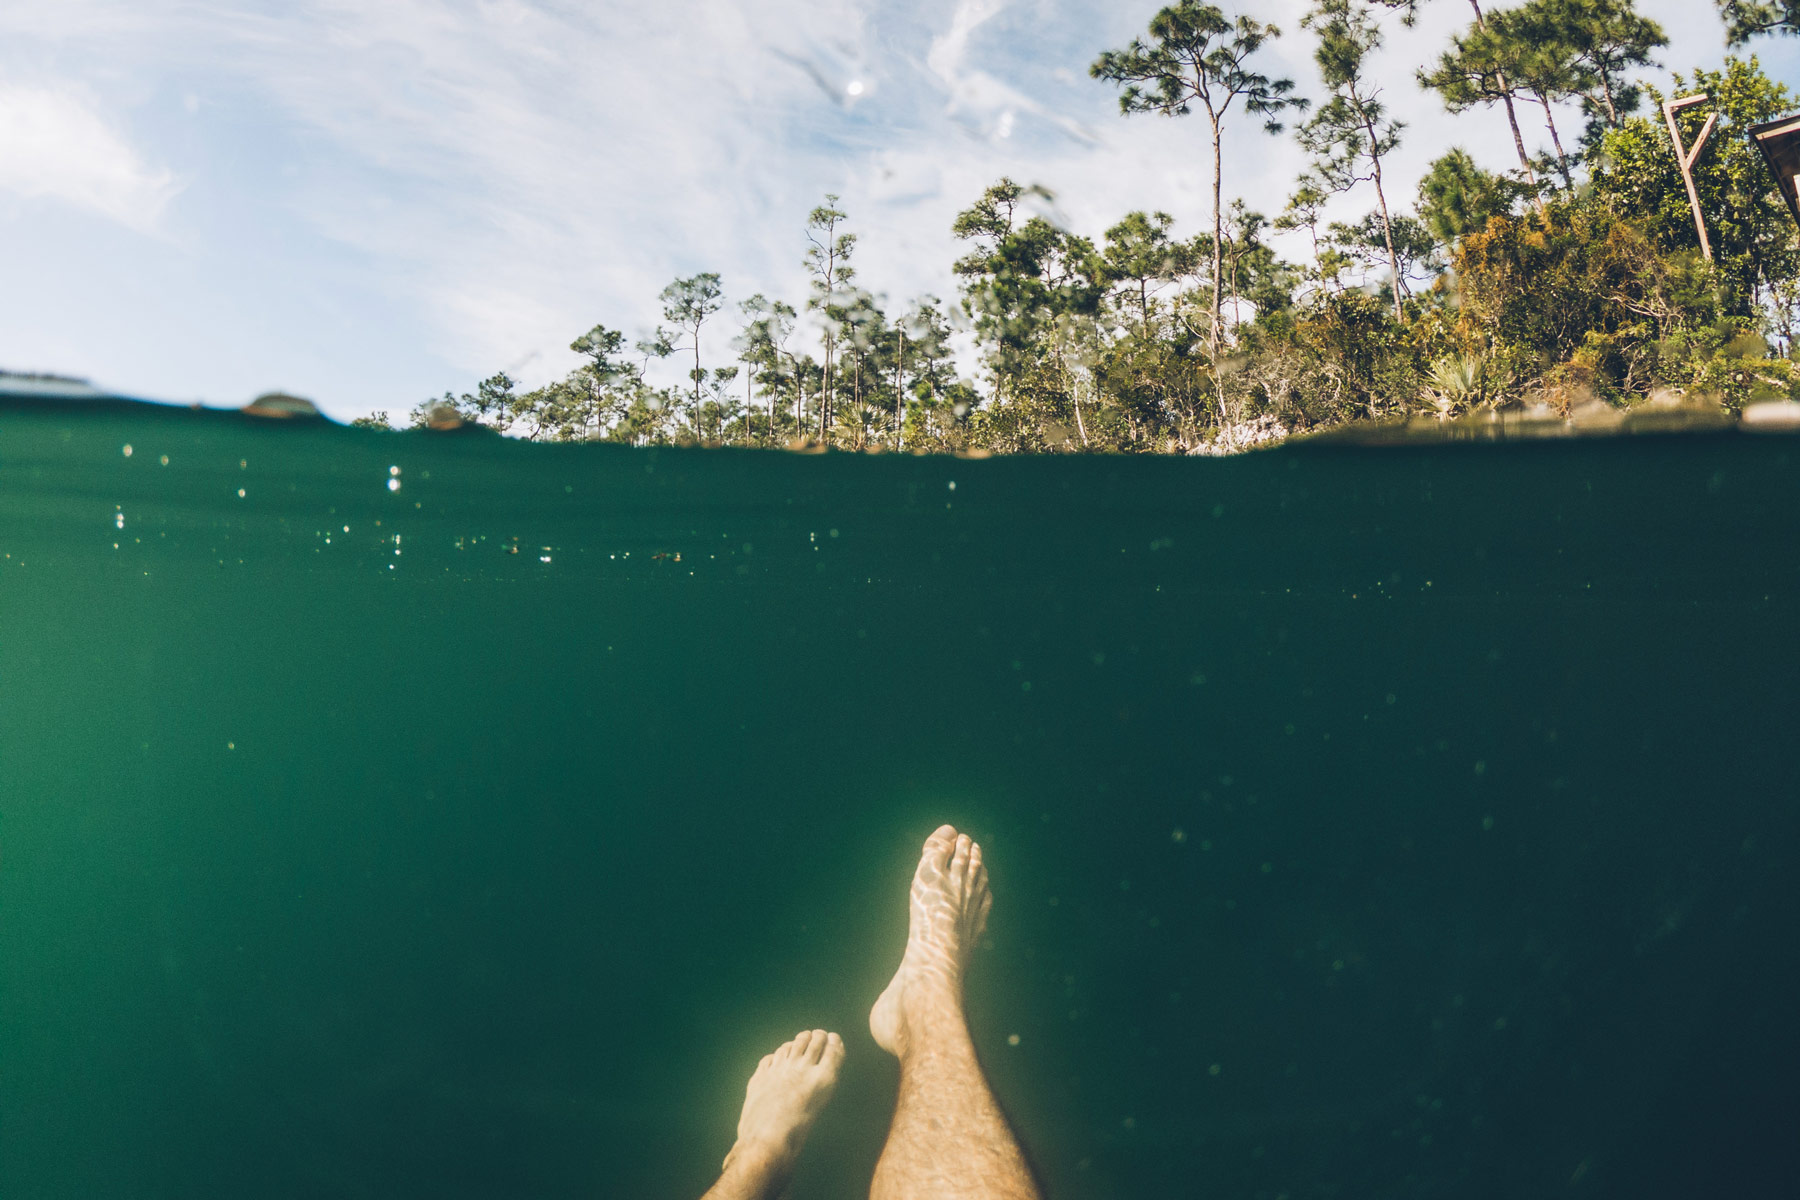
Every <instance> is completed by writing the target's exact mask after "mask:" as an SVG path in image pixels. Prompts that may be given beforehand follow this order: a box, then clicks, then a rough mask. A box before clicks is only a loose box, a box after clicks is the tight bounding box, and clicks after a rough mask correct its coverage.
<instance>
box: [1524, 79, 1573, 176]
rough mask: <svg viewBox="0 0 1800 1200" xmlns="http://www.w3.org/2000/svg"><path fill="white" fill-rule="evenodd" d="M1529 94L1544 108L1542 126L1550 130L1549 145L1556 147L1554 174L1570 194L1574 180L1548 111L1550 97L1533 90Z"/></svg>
mask: <svg viewBox="0 0 1800 1200" xmlns="http://www.w3.org/2000/svg"><path fill="white" fill-rule="evenodd" d="M1531 94H1532V95H1533V96H1536V97H1537V102H1538V103H1539V104H1541V105H1543V106H1544V124H1545V125H1547V126H1548V127H1549V129H1550V144H1551V145H1552V146H1555V147H1556V173H1557V174H1558V175H1561V176H1562V181H1563V187H1564V188H1566V189H1567V190H1569V191H1571V192H1572V191H1574V190H1575V180H1574V178H1573V177H1572V176H1571V175H1570V174H1569V157H1568V155H1566V154H1564V153H1563V148H1562V139H1561V138H1560V137H1557V136H1556V117H1555V115H1554V114H1553V113H1552V112H1551V111H1550V97H1548V96H1546V95H1544V93H1542V92H1540V91H1538V90H1537V89H1535V88H1534V89H1532V93H1531Z"/></svg>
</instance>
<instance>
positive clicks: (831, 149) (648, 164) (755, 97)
mask: <svg viewBox="0 0 1800 1200" xmlns="http://www.w3.org/2000/svg"><path fill="white" fill-rule="evenodd" d="M1223 6H1224V7H1225V8H1226V9H1227V11H1233V10H1232V6H1231V5H1230V4H1229V3H1227V4H1225V5H1223ZM1158 7H1160V3H1158V2H1157V0H1149V2H1139V0H1056V2H1052V0H654V2H650V0H610V2H608V0H580V2H578V0H269V2H266V3H236V4H225V3H213V2H209V0H55V2H54V3H39V4H32V3H27V2H26V0H5V2H3V3H0V262H4V263H5V271H6V273H7V276H8V277H9V278H8V279H7V282H8V284H9V285H10V286H7V287H5V288H3V289H0V368H3V369H9V370H17V371H46V372H55V373H59V374H67V375H74V376H79V377H83V378H88V379H91V380H93V381H94V382H95V383H96V384H97V385H99V386H101V387H104V388H107V389H112V390H116V391H119V392H122V393H125V394H130V395H137V396H143V397H148V398H156V399H163V400H169V401H174V402H182V403H188V402H196V401H198V402H202V403H206V404H211V405H222V406H236V405H241V404H244V403H246V402H248V401H249V400H250V399H251V398H253V397H254V396H256V395H258V394H261V393H263V392H267V391H274V390H280V391H287V392H290V393H293V394H296V395H300V396H305V397H308V398H310V399H312V400H314V401H315V402H316V403H317V404H318V405H319V406H320V407H321V408H322V409H323V410H324V411H325V412H327V413H328V414H330V415H332V416H334V417H337V418H339V419H349V418H351V417H355V416H359V415H363V414H365V413H369V412H371V411H376V410H381V411H386V412H389V413H391V414H393V416H394V417H395V418H397V419H398V418H400V417H402V416H403V415H404V414H405V413H406V412H407V411H408V410H410V409H411V408H412V407H413V406H414V405H415V404H417V403H419V402H420V401H421V400H424V399H426V398H428V397H430V396H434V395H438V394H441V393H442V392H444V391H446V390H454V391H457V392H463V391H471V390H473V388H474V385H475V383H476V382H477V381H478V380H479V379H481V378H483V377H485V376H488V375H491V374H493V373H494V372H496V371H499V370H505V371H507V372H508V373H510V374H511V375H513V376H514V377H515V378H516V379H518V380H520V381H521V382H522V383H523V384H524V385H526V386H535V385H537V384H540V383H543V382H545V381H547V380H549V379H551V378H553V377H555V376H557V375H560V374H561V373H563V372H564V371H566V370H568V369H569V368H570V367H571V366H572V365H574V363H575V362H576V361H577V359H576V358H575V356H574V355H573V354H572V353H571V352H570V351H569V349H568V344H569V342H570V341H572V340H573V339H574V338H576V337H577V336H578V335H580V334H581V333H582V332H584V331H585V330H587V329H588V328H590V327H591V326H593V325H594V324H595V323H603V324H605V325H608V326H610V327H613V328H617V329H623V330H625V331H626V332H627V333H630V334H633V335H635V334H638V333H641V332H645V331H648V330H649V329H650V328H651V327H652V326H653V325H654V324H656V323H657V320H658V317H659V307H660V306H659V304H658V302H657V299H656V297H657V294H658V293H659V292H660V291H661V290H662V288H663V287H664V286H665V285H666V284H667V283H669V282H670V281H671V280H672V279H674V278H676V277H677V276H684V275H691V274H694V273H696V272H700V271H715V272H718V273H719V274H720V276H721V277H722V280H723V284H724V288H725V294H726V299H727V301H728V303H729V307H728V308H727V310H726V311H725V312H723V313H721V314H720V316H719V318H716V320H717V321H720V322H723V324H722V325H721V326H720V327H719V332H718V333H717V334H716V335H715V334H712V333H711V332H710V330H711V329H712V327H711V326H709V327H708V329H709V333H708V335H707V336H710V337H713V339H714V340H713V341H712V343H711V346H710V349H711V350H712V351H713V353H709V354H707V358H708V359H709V362H710V363H711V364H714V365H722V364H724V363H726V362H728V361H729V357H730V352H729V348H728V342H729V339H730V336H731V333H732V332H733V331H732V328H731V324H732V321H731V319H732V318H735V316H736V303H737V302H738V301H741V300H742V299H744V298H745V297H747V296H749V295H750V294H752V293H754V292H762V293H765V294H767V295H770V296H774V297H778V298H783V299H786V300H787V301H788V302H789V303H792V304H795V305H796V307H798V306H799V305H800V303H801V302H802V301H803V299H804V297H805V295H806V282H805V273H804V267H803V265H802V255H803V253H804V250H805V246H806V242H805V221H806V215H807V213H808V212H809V211H810V210H811V209H812V208H813V207H814V206H815V205H818V204H820V203H821V202H822V201H823V199H824V197H825V195H826V194H827V193H832V194H836V195H838V196H839V197H840V200H839V207H841V208H843V209H844V210H845V211H846V212H847V213H848V214H849V217H850V228H851V230H852V231H853V232H855V233H857V235H858V237H859V243H858V246H857V251H856V265H857V269H858V274H859V278H858V282H859V283H860V284H861V285H862V286H864V287H866V288H868V289H870V290H871V291H874V292H876V293H878V294H883V295H885V296H887V297H888V298H889V302H890V304H891V305H893V306H895V307H896V308H898V307H903V306H904V305H905V304H906V302H907V301H908V300H909V299H910V298H912V297H915V296H918V295H921V294H935V295H939V296H943V297H953V296H954V295H955V294H956V291H955V279H954V276H953V274H952V273H951V270H950V264H951V262H952V261H953V260H954V259H955V257H956V256H957V254H958V252H959V251H958V247H957V243H956V242H955V240H954V239H953V238H952V237H951V235H950V232H949V230H950V224H951V222H952V220H953V219H954V217H955V215H956V213H957V212H959V211H960V210H962V209H964V208H967V207H968V206H969V205H970V203H971V202H973V201H974V200H975V199H976V198H977V197H979V195H980V194H981V192H982V190H983V189H984V188H985V187H987V186H988V185H989V184H991V183H993V182H994V181H995V180H996V179H998V178H999V177H1000V176H1002V175H1010V176H1011V177H1012V178H1014V179H1016V180H1018V181H1019V182H1021V183H1028V184H1038V185H1041V186H1042V187H1043V188H1045V189H1047V190H1048V191H1049V192H1050V193H1052V194H1053V195H1054V198H1055V199H1054V203H1053V205H1050V206H1047V208H1048V211H1049V214H1050V215H1053V216H1054V217H1055V219H1057V220H1058V221H1061V222H1066V224H1067V226H1068V227H1069V228H1071V229H1073V230H1075V231H1076V232H1079V233H1083V234H1087V235H1089V236H1092V237H1095V238H1098V237H1100V235H1101V234H1102V233H1103V232H1104V230H1105V229H1106V227H1107V226H1109V225H1111V224H1113V223H1114V222H1116V221H1117V220H1118V219H1119V217H1121V216H1122V215H1124V214H1125V213H1126V212H1128V211H1131V210H1133V209H1144V210H1151V211H1154V210H1162V211H1166V212H1168V213H1170V214H1172V215H1173V216H1174V218H1175V221H1176V232H1177V234H1178V235H1181V236H1190V235H1192V234H1194V233H1196V232H1199V231H1200V230H1202V229H1205V228H1208V227H1210V221H1211V218H1210V208H1209V191H1210V179H1209V174H1208V163H1209V159H1210V153H1209V148H1208V143H1207V140H1206V133H1205V129H1204V126H1203V124H1202V119H1201V118H1199V117H1188V118H1185V119H1182V118H1175V119H1170V118H1164V117H1159V116H1153V115H1139V116H1132V117H1124V116H1121V115H1120V114H1119V111H1118V98H1117V92H1116V90H1115V89H1114V88H1112V87H1111V86H1110V85H1107V84H1104V83H1101V82H1099V81H1096V80H1093V79H1091V78H1089V76H1088V73H1087V68H1088V66H1089V65H1090V64H1091V63H1092V62H1093V60H1094V58H1095V56H1096V55H1097V54H1098V53H1099V52H1100V51H1102V50H1105V49H1109V48H1116V47H1121V46H1123V45H1125V44H1126V43H1127V42H1129V41H1130V40H1131V38H1132V37H1134V36H1138V35H1141V34H1143V33H1144V32H1145V30H1146V29H1147V27H1148V24H1149V20H1150V17H1151V16H1152V14H1153V13H1154V12H1155V11H1156V10H1157V8H1158ZM1304 8H1305V6H1304V3H1303V0H1260V2H1259V3H1257V4H1255V5H1253V6H1249V7H1247V8H1245V9H1244V11H1249V12H1251V13H1252V14H1253V15H1255V16H1256V17H1257V18H1258V19H1260V20H1264V21H1272V22H1274V23H1275V24H1276V25H1278V26H1279V27H1280V28H1281V29H1282V31H1283V35H1284V36H1282V37H1281V38H1280V39H1278V40H1276V41H1275V42H1273V43H1271V44H1270V45H1269V47H1268V48H1267V49H1266V50H1265V52H1264V55H1263V59H1262V62H1263V63H1264V67H1263V69H1264V70H1266V71H1268V72H1269V73H1271V74H1278V75H1285V76H1289V77H1292V78H1293V79H1294V80H1295V81H1296V82H1297V84H1298V88H1299V91H1300V92H1301V93H1303V94H1306V95H1310V96H1313V97H1317V96H1318V95H1319V94H1320V91H1321V89H1320V87H1319V83H1318V78H1317V72H1316V70H1315V69H1314V67H1313V64H1312V61H1311V52H1312V44H1311V38H1310V36H1309V35H1307V34H1306V33H1305V31H1303V30H1302V29H1301V28H1300V24H1299V18H1300V16H1301V14H1302V13H1303V12H1304ZM1639 8H1640V10H1641V11H1642V12H1644V13H1645V14H1646V15H1648V16H1651V17H1653V18H1655V19H1656V20H1658V21H1660V22H1661V23H1662V25H1663V27H1664V29H1665V30H1666V31H1667V33H1668V34H1669V38H1670V46H1669V47H1668V49H1666V50H1665V51H1663V52H1662V55H1661V61H1662V65H1663V67H1664V68H1665V69H1666V70H1679V71H1687V70H1690V69H1692V68H1693V67H1694V66H1696V65H1698V66H1705V67H1709V68H1716V67H1717V66H1718V65H1719V64H1720V63H1721V62H1722V61H1723V59H1724V56H1725V47H1724V35H1723V31H1722V29H1721V27H1720V25H1719V22H1718V20H1717V18H1716V16H1715V15H1714V11H1713V7H1712V5H1711V4H1710V3H1706V2H1705V0H1639ZM1468 18H1469V10H1468V6H1467V5H1466V4H1463V3H1460V2H1459V0H1429V2H1428V3H1427V4H1426V5H1425V11H1424V13H1423V15H1422V17H1421V19H1420V20H1419V22H1418V24H1417V25H1416V26H1415V27H1414V28H1412V29H1405V28H1402V27H1401V26H1399V24H1398V23H1397V22H1393V21H1388V22H1386V29H1387V33H1388V40H1387V44H1386V46H1385V47H1384V48H1383V50H1382V51H1381V53H1380V55H1379V57H1378V59H1377V69H1376V72H1375V74H1376V75H1377V77H1378V78H1379V79H1380V80H1381V81H1382V83H1383V86H1384V88H1385V94H1384V99H1385V100H1386V101H1387V102H1388V103H1389V105H1390V106H1391V107H1392V109H1393V111H1394V112H1395V114H1396V115H1398V116H1399V117H1401V119H1403V120H1404V121H1406V122H1407V130H1406V134H1405V141H1404V143H1403V144H1402V147H1401V149H1400V150H1399V152H1398V153H1397V155H1396V157H1395V159H1394V160H1393V162H1392V164H1391V166H1390V167H1389V168H1388V178H1389V180H1390V181H1391V190H1390V193H1389V195H1390V198H1391V199H1393V198H1396V197H1397V198H1399V200H1401V201H1405V202H1410V200H1411V197H1412V195H1413V192H1414V188H1415V186H1416V182H1417V180H1418V177H1419V175H1420V174H1421V173H1422V172H1423V170H1424V169H1425V167H1426V165H1427V164H1428V163H1429V162H1430V160H1431V159H1433V158H1435V157H1437V156H1438V155H1439V154H1442V153H1443V152H1444V150H1446V149H1447V148H1449V147H1450V146H1452V145H1461V146H1463V147H1465V148H1467V149H1468V150H1470V151H1471V152H1472V153H1474V154H1475V156H1476V157H1477V158H1478V159H1479V160H1481V161H1483V162H1484V163H1486V164H1488V165H1490V166H1492V167H1495V168H1504V167H1505V166H1507V165H1508V164H1509V158H1510V156H1511V153H1512V151H1511V145H1510V137H1509V134H1508V133H1507V129H1506V125H1505V118H1504V116H1503V115H1502V114H1500V113H1499V112H1495V111H1484V110H1476V111H1474V112H1471V113H1467V114H1463V115H1461V116H1451V115H1449V114H1447V113H1446V112H1444V110H1443V107H1442V105H1441V104H1440V103H1439V102H1438V100H1437V98H1436V97H1435V96H1434V95H1430V94H1426V93H1422V92H1421V91H1420V90H1419V89H1418V87H1417V85H1416V83H1415V82H1414V78H1413V77H1414V72H1415V70H1416V69H1417V67H1419V66H1420V65H1422V64H1424V63H1427V62H1429V61H1431V60H1433V59H1435V57H1436V55H1437V54H1438V53H1439V52H1440V51H1442V50H1443V49H1444V48H1445V46H1447V44H1448V41H1449V38H1450V35H1451V34H1452V33H1454V32H1456V31H1457V30H1459V29H1460V28H1462V27H1463V26H1464V25H1466V23H1467V21H1468ZM1752 49H1753V50H1754V51H1755V52H1757V53H1758V54H1759V55H1760V56H1761V58H1762V60H1763V63H1764V66H1765V68H1766V69H1768V70H1769V71H1770V73H1771V74H1772V75H1774V76H1775V77H1776V78H1777V79H1779V80H1781V81H1782V82H1784V83H1786V84H1788V85H1789V86H1790V87H1792V88H1794V89H1795V90H1796V91H1800V39H1775V38H1764V39H1761V40H1760V41H1759V43H1758V44H1757V45H1756V46H1754V47H1752ZM1649 78H1651V79H1653V80H1655V81H1657V82H1661V81H1662V80H1663V79H1664V78H1665V71H1658V72H1653V73H1651V74H1650V76H1649ZM1540 124H1541V123H1540ZM1579 124H1580V122H1579V120H1577V119H1576V118H1575V117H1574V114H1573V113H1572V112H1571V113H1569V114H1566V117H1565V120H1564V121H1563V122H1562V123H1561V127H1562V129H1563V130H1564V131H1565V133H1568V132H1572V131H1574V130H1577V129H1578V128H1579ZM1527 128H1528V132H1530V130H1531V127H1530V125H1529V124H1528V126H1527ZM1540 140H1541V139H1540ZM1224 154H1225V169H1226V175H1225V190H1226V196H1227V198H1228V200H1229V198H1230V197H1234V196H1241V197H1243V198H1244V199H1245V200H1246V202H1247V203H1248V204H1249V205H1250V206H1251V207H1252V208H1254V209H1258V210H1260V211H1263V212H1265V213H1269V214H1274V213H1276V212H1279V211H1280V209H1281V207H1282V205H1283V204H1284V203H1285V199H1286V197H1287V195H1288V194H1289V192H1290V191H1291V190H1292V185H1293V181H1294V178H1295V177H1296V176H1297V175H1298V174H1299V173H1300V171H1301V169H1302V167H1303V165H1304V156H1303V154H1302V152H1301V151H1300V150H1299V148H1298V147H1297V146H1296V145H1295V144H1294V142H1293V140H1292V138H1291V137H1288V136H1269V135H1267V134H1264V133H1263V132H1262V131H1261V130H1260V128H1259V127H1258V126H1257V124H1255V123H1254V122H1248V121H1235V122H1231V123H1229V124H1228V125H1227V128H1226V132H1225V137H1224ZM1515 161H1516V160H1515ZM1370 207H1372V204H1371V201H1370V200H1369V199H1368V198H1365V197H1350V198H1348V199H1347V200H1346V201H1345V202H1344V203H1343V204H1342V206H1341V208H1340V209H1339V211H1338V212H1337V213H1336V215H1337V216H1340V217H1342V218H1354V217H1357V216H1360V215H1361V214H1362V213H1363V212H1365V211H1367V210H1368V209H1369V208H1370ZM1294 249H1295V252H1296V254H1297V251H1298V247H1295V248H1294ZM679 370H680V369H679V368H673V367H672V368H670V369H669V370H668V371H667V372H666V374H667V376H668V381H670V382H673V381H675V380H676V379H677V378H679V377H680V375H679Z"/></svg>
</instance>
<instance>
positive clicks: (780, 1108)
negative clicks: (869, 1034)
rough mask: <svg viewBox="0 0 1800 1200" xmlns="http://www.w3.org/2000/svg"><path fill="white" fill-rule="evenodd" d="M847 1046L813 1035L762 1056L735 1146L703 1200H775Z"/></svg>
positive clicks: (800, 1035) (825, 1035)
mask: <svg viewBox="0 0 1800 1200" xmlns="http://www.w3.org/2000/svg"><path fill="white" fill-rule="evenodd" d="M843 1065H844V1041H843V1039H842V1038H840V1037H838V1035H837V1034H835V1033H826V1032H825V1031H824V1030H823V1029H813V1030H808V1031H805V1032H802V1033H798V1034H795V1035H794V1040H793V1041H791V1042H788V1043H786V1044H784V1045H782V1046H780V1047H778V1048H777V1049H776V1050H775V1052H774V1053H773V1054H765V1055H763V1060H762V1062H761V1063H760V1064H759V1065H758V1066H757V1068H756V1074H754V1075H752V1076H751V1077H750V1086H749V1087H747V1088H745V1089H744V1115H743V1116H741V1117H739V1118H738V1132H737V1144H736V1145H734V1146H733V1147H732V1148H731V1153H730V1154H727V1155H726V1156H725V1168H724V1173H723V1174H722V1175H720V1176H719V1182H717V1183H715V1184H713V1186H712V1187H711V1188H710V1189H709V1190H708V1191H707V1193H706V1195H705V1196H703V1197H701V1200H774V1197H775V1196H777V1195H778V1194H780V1192H781V1189H782V1188H783V1187H785V1186H786V1185H787V1181H788V1177H789V1176H790V1175H792V1174H793V1173H794V1163H795V1161H796V1160H798V1159H799V1157H800V1148H801V1147H802V1146H804V1145H805V1144H806V1135H807V1134H808V1133H810V1132H811V1131H812V1126H813V1122H814V1121H816V1120H817V1119H818V1117H819V1114H820V1113H821V1112H823V1111H824V1109H825V1102H826V1101H827V1100H829V1099H831V1092H832V1089H833V1088H835V1087H837V1077H838V1069H839V1068H840V1067H842V1066H843Z"/></svg>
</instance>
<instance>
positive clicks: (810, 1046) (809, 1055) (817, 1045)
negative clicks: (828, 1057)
mask: <svg viewBox="0 0 1800 1200" xmlns="http://www.w3.org/2000/svg"><path fill="white" fill-rule="evenodd" d="M825 1037H826V1034H825V1031H824V1030H823V1029H815V1030H813V1031H812V1037H811V1039H810V1040H809V1041H808V1042H807V1043H806V1061H807V1062H810V1063H817V1062H818V1061H820V1060H821V1059H823V1058H824V1057H825Z"/></svg>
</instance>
